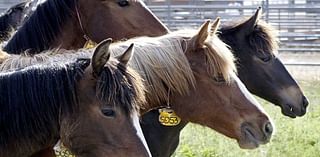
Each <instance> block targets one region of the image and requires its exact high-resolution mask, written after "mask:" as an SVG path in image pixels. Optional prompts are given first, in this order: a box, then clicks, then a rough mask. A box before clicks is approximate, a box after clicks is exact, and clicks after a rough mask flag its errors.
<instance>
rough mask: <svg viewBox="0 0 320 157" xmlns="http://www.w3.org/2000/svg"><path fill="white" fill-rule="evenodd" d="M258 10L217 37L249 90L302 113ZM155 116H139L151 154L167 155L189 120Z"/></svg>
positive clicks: (300, 98)
mask: <svg viewBox="0 0 320 157" xmlns="http://www.w3.org/2000/svg"><path fill="white" fill-rule="evenodd" d="M260 12H261V8H259V9H258V10H257V12H256V13H255V15H253V16H252V17H251V18H249V19H247V20H243V21H240V22H236V23H230V24H228V25H225V26H222V28H221V29H220V38H221V39H222V40H223V41H224V42H225V43H227V44H228V45H229V46H230V47H231V49H232V50H233V53H234V55H235V56H236V57H237V70H238V74H239V78H240V79H241V81H242V82H243V83H244V84H245V85H246V87H247V88H248V89H249V91H250V92H252V93H253V94H255V95H257V96H259V97H261V98H264V99H265V100H267V101H269V102H271V103H274V104H275V105H279V106H280V107H281V109H282V113H283V114H284V115H286V116H289V117H292V118H294V117H296V116H303V115H304V114H305V113H306V107H307V106H308V100H307V99H306V97H305V96H304V95H303V93H302V91H301V90H300V88H299V86H298V85H297V83H296V81H295V80H294V79H293V78H292V77H291V75H290V74H289V73H288V71H287V70H286V68H285V67H284V65H283V64H282V63H281V61H280V60H279V59H278V58H277V57H276V54H275V52H276V51H277V48H278V40H277V38H276V34H275V33H276V32H274V30H273V29H272V27H271V26H270V25H268V24H266V23H265V22H264V21H262V20H259V18H260ZM158 119H159V112H158V110H153V111H150V112H149V113H147V114H145V115H144V116H143V117H142V121H141V126H142V129H143V132H144V135H145V138H146V140H147V143H148V146H149V149H150V151H151V153H152V155H153V156H154V157H169V156H171V155H172V154H173V153H174V151H175V149H176V148H177V146H178V144H179V136H180V132H181V130H182V129H183V128H184V127H185V126H186V124H187V123H188V122H187V121H182V122H181V123H180V124H179V125H178V126H174V127H166V126H163V125H161V124H160V123H159V122H158Z"/></svg>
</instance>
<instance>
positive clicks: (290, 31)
mask: <svg viewBox="0 0 320 157" xmlns="http://www.w3.org/2000/svg"><path fill="white" fill-rule="evenodd" d="M146 4H147V5H148V7H149V8H150V9H151V10H152V11H153V12H154V13H155V14H156V15H157V16H158V17H159V18H160V19H161V20H162V21H163V22H164V23H166V25H167V26H168V27H169V28H170V29H171V30H176V29H179V28H181V27H197V26H199V25H200V24H201V23H202V22H203V21H204V19H214V18H215V17H218V16H219V17H221V19H222V21H223V22H224V21H230V20H237V19H239V18H242V17H244V16H251V15H252V14H254V12H255V10H256V9H257V7H258V6H261V7H262V8H263V17H262V18H263V19H264V20H266V21H267V22H268V23H270V24H271V25H273V26H274V27H275V28H276V29H278V30H279V31H280V40H281V44H282V45H281V49H280V51H281V52H320V40H319V39H320V16H319V15H320V0H146Z"/></svg>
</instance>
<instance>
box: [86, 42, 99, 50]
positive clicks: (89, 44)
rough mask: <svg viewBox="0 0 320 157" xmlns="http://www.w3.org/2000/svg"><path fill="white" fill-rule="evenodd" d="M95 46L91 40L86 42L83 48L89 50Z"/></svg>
mask: <svg viewBox="0 0 320 157" xmlns="http://www.w3.org/2000/svg"><path fill="white" fill-rule="evenodd" d="M96 45H97V43H95V42H93V41H92V40H88V41H87V42H86V43H85V44H84V46H83V48H86V49H91V48H94V47H95V46H96Z"/></svg>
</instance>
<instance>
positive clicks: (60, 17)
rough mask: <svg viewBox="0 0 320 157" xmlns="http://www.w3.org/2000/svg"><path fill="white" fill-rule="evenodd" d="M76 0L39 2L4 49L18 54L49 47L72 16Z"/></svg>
mask: <svg viewBox="0 0 320 157" xmlns="http://www.w3.org/2000/svg"><path fill="white" fill-rule="evenodd" d="M77 2H78V0H47V1H45V2H43V3H40V4H39V5H38V6H37V8H36V10H35V11H34V12H33V13H32V15H31V16H30V17H29V19H28V20H27V21H25V23H24V24H23V25H22V26H21V28H20V29H19V30H18V31H17V32H16V33H15V35H14V36H13V37H12V38H11V39H10V40H9V41H8V43H7V45H5V47H4V50H5V51H7V52H8V53H12V54H20V53H21V52H24V51H25V50H30V51H29V52H33V53H34V52H39V51H43V50H48V49H50V45H51V43H52V42H53V41H54V39H55V38H56V37H57V35H58V34H60V32H61V30H62V27H63V26H64V25H65V22H66V21H67V20H68V19H69V18H71V17H72V16H73V13H74V10H75V7H76V4H77Z"/></svg>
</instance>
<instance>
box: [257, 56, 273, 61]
mask: <svg viewBox="0 0 320 157" xmlns="http://www.w3.org/2000/svg"><path fill="white" fill-rule="evenodd" d="M259 58H260V59H261V60H262V61H263V62H269V61H271V59H272V57H271V56H264V57H259Z"/></svg>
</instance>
